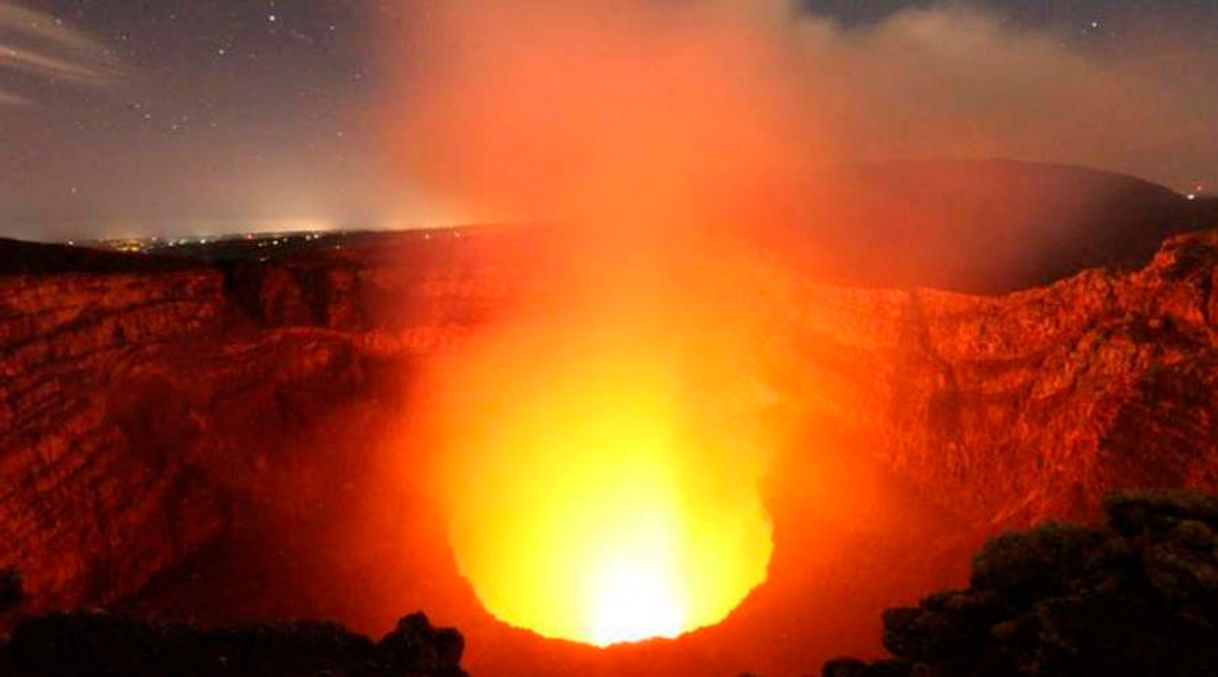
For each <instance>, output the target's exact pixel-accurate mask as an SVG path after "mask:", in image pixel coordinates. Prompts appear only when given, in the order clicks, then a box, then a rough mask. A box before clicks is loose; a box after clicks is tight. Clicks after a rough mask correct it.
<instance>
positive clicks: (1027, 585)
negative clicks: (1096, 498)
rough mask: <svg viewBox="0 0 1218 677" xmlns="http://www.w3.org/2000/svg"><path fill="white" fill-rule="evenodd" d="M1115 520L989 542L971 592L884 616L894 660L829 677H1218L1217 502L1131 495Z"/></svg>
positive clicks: (856, 664) (839, 669)
mask: <svg viewBox="0 0 1218 677" xmlns="http://www.w3.org/2000/svg"><path fill="white" fill-rule="evenodd" d="M1105 507H1106V511H1107V515H1108V520H1107V523H1106V524H1104V525H1101V526H1095V527H1078V526H1059V525H1055V524H1049V525H1046V526H1042V527H1039V528H1037V529H1035V530H1033V531H1029V532H1025V533H1012V534H1007V535H1004V536H1001V537H999V538H997V539H995V540H993V541H990V542H989V543H988V544H987V545H986V546H985V547H984V548H983V549H982V550H981V552H979V553H978V554H977V555H976V557H975V558H974V560H973V575H972V579H971V581H970V585H969V587H968V589H966V590H960V591H954V592H947V593H939V594H935V595H932V596H930V597H928V598H926V599H924V600H923V601H922V602H921V604H920V605H919V606H918V607H916V608H903V609H892V610H889V611H888V612H887V613H885V614H884V645H885V647H887V648H888V650H889V651H890V652H892V654H893V655H895V656H896V657H897V658H896V659H892V660H887V661H880V662H876V663H872V664H867V663H863V662H861V661H854V660H849V659H846V660H836V661H831V662H829V663H828V664H826V666H825V669H824V672H823V674H824V675H825V677H877V676H879V675H893V676H894V677H895V676H896V675H914V674H917V675H942V676H944V677H947V676H955V675H960V676H966V675H1198V676H1200V675H1213V674H1218V538H1215V530H1218V495H1215V494H1201V493H1190V492H1183V491H1161V492H1142V493H1126V494H1117V495H1114V496H1113V497H1112V498H1111V499H1110V500H1108V501H1107V503H1106V506H1105Z"/></svg>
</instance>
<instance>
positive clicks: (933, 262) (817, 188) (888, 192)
mask: <svg viewBox="0 0 1218 677" xmlns="http://www.w3.org/2000/svg"><path fill="white" fill-rule="evenodd" d="M812 183H813V184H814V187H813V188H812V189H811V191H812V194H811V199H810V202H811V205H810V206H809V207H807V209H805V210H802V211H797V212H796V214H797V215H798V217H797V218H799V220H800V222H801V224H806V225H803V226H802V227H801V229H797V230H803V231H805V232H806V234H807V236H806V238H805V239H804V242H803V244H804V245H805V247H807V248H808V252H807V253H808V255H809V256H808V258H809V259H810V261H811V265H812V266H813V267H814V268H815V269H816V272H817V273H818V274H819V275H820V276H821V277H823V278H825V279H826V280H827V281H831V282H834V283H838V284H846V285H861V286H869V287H931V288H937V289H948V290H953V291H966V292H975V293H1001V292H1008V291H1014V290H1018V289H1026V288H1030V287H1036V286H1041V285H1045V284H1049V283H1052V282H1055V281H1057V280H1061V279H1064V278H1067V277H1070V276H1071V275H1073V274H1076V273H1079V272H1082V271H1083V270H1086V269H1089V268H1108V267H1118V268H1135V267H1138V266H1142V265H1145V264H1146V263H1148V262H1149V261H1150V259H1151V258H1152V257H1153V256H1154V254H1155V252H1156V251H1157V250H1158V248H1159V246H1160V245H1161V244H1162V243H1163V241H1164V240H1165V239H1166V238H1168V237H1170V236H1172V235H1177V234H1180V233H1185V232H1193V231H1198V230H1204V229H1206V228H1212V227H1214V226H1218V200H1189V199H1187V198H1186V197H1185V196H1183V195H1181V194H1179V193H1176V192H1174V191H1172V190H1171V189H1168V188H1165V187H1163V186H1159V185H1156V184H1154V183H1150V182H1148V181H1144V180H1142V179H1137V178H1134V177H1130V176H1125V175H1122V174H1117V173H1114V172H1106V171H1099V170H1094V169H1087V168H1083V167H1074V166H1069V165H1056V164H1045V163H1034V162H1022V161H1013V160H975V161H959V160H950V161H949V160H941V161H915V160H909V161H888V162H876V163H858V164H850V165H842V166H839V167H836V168H833V169H827V170H824V171H823V172H822V173H821V174H820V175H819V176H818V178H817V179H816V180H814V181H813V182H812ZM797 244H798V243H797Z"/></svg>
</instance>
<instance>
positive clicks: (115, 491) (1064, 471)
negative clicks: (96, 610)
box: [0, 232, 1218, 612]
mask: <svg viewBox="0 0 1218 677" xmlns="http://www.w3.org/2000/svg"><path fill="white" fill-rule="evenodd" d="M518 244H519V243H518V242H516V241H515V240H514V239H512V238H511V237H508V236H506V235H488V234H481V235H474V236H468V237H465V238H456V237H454V236H452V235H446V236H436V237H435V238H432V239H424V238H422V237H420V236H410V237H403V238H399V239H386V240H384V241H382V242H380V243H379V244H377V245H376V246H365V247H363V248H361V247H346V248H343V249H341V250H325V251H321V250H319V251H314V252H312V253H305V254H300V255H296V256H288V257H280V258H277V259H273V260H271V261H268V262H258V261H257V260H256V259H255V260H251V261H250V262H245V263H216V264H210V263H209V264H202V263H199V264H194V263H156V264H155V265H154V264H152V263H148V262H146V261H144V262H140V261H133V260H122V261H117V262H116V261H111V260H110V259H109V258H106V260H105V261H104V262H103V263H98V262H96V261H92V262H87V264H74V265H70V266H66V267H65V266H59V267H55V266H51V267H47V268H43V269H41V270H35V269H31V268H30V267H29V266H27V267H26V268H25V269H23V270H17V269H12V270H9V271H8V273H7V274H5V275H2V276H0V569H4V568H8V567H11V568H15V569H16V570H17V571H18V572H20V574H21V576H22V579H23V583H24V588H25V593H26V594H25V601H24V602H23V608H22V610H23V611H26V612H32V611H41V610H45V609H49V608H54V607H62V606H74V605H79V604H100V603H106V602H108V601H111V600H114V599H116V598H118V597H121V596H122V595H124V594H127V593H130V592H132V591H134V590H136V589H138V588H139V587H140V586H141V585H142V584H144V583H145V582H146V581H147V580H148V579H149V578H150V577H151V576H152V575H153V574H155V573H156V572H158V571H160V570H162V569H164V568H165V567H167V566H169V565H171V564H173V563H175V562H177V561H179V560H181V559H183V558H184V557H185V556H186V555H188V554H189V553H191V552H193V551H195V550H197V549H198V548H200V547H202V546H203V545H205V544H207V543H208V542H210V541H212V540H214V539H215V538H217V537H218V536H220V535H221V534H223V533H224V530H225V528H226V525H228V524H229V522H230V520H231V519H232V518H233V515H234V513H236V512H239V511H240V510H241V508H242V506H244V505H245V504H246V503H248V502H249V500H250V496H251V495H252V494H256V493H257V492H258V491H259V489H260V487H262V486H264V485H265V483H267V482H269V481H271V479H269V478H268V475H270V474H273V473H274V472H275V469H276V468H281V467H283V466H284V465H285V464H288V465H290V464H291V463H293V462H296V461H298V460H299V459H293V458H292V457H291V454H292V453H293V451H292V450H293V449H294V448H296V447H297V446H299V445H297V444H295V443H296V442H299V441H300V440H302V439H306V438H308V437H309V436H310V435H311V431H312V430H313V429H314V427H315V422H316V421H318V420H321V419H324V418H325V417H326V416H327V415H329V414H330V413H331V412H333V411H335V410H336V409H337V408H339V407H341V406H343V405H344V403H350V402H357V401H365V400H375V399H376V398H378V397H381V396H382V393H384V392H388V391H389V390H392V389H393V388H394V387H396V385H395V384H396V382H395V378H396V375H398V374H400V373H402V370H403V369H404V368H406V369H408V368H409V366H410V365H411V364H413V363H414V362H415V361H417V360H419V359H421V358H423V357H425V356H426V355H427V354H429V353H430V352H431V351H434V350H436V349H438V348H441V347H443V346H445V345H447V344H450V343H451V342H453V341H455V340H457V339H459V338H460V336H461V335H462V334H463V333H464V332H467V331H468V330H469V329H470V328H471V327H474V326H476V325H477V324H479V323H481V322H484V321H485V320H486V319H488V318H489V317H492V316H493V315H494V314H495V313H496V312H498V311H499V310H500V309H501V308H502V307H503V306H504V305H505V304H506V303H508V302H509V300H510V298H511V290H512V289H513V288H514V287H515V285H517V284H519V283H520V280H521V279H522V276H521V275H520V274H519V273H520V271H519V270H518V269H517V268H515V267H514V265H513V264H512V263H510V261H512V260H513V259H512V257H511V256H506V255H505V254H504V252H505V251H510V250H512V248H513V247H516V246H517V245H518ZM0 246H3V243H0ZM27 254H29V253H28V252H27ZM27 254H23V256H27ZM30 255H36V252H35V254H30ZM770 275H771V276H772V279H767V280H766V281H765V284H767V285H770V289H771V291H772V293H770V294H767V295H765V297H764V299H763V301H762V302H766V303H772V304H777V306H776V307H779V308H781V315H782V317H783V318H784V319H783V320H782V321H781V322H779V323H776V324H775V328H774V332H775V338H776V340H775V341H774V342H773V348H772V350H774V354H773V355H767V356H763V358H765V359H768V360H772V364H773V365H774V366H775V368H774V369H773V376H772V378H771V380H772V382H773V383H772V386H773V390H774V392H775V393H777V399H778V401H779V402H780V403H781V406H783V407H785V408H786V410H787V411H788V412H790V413H792V414H793V415H794V417H795V418H797V419H799V420H806V421H815V422H816V425H817V426H821V427H830V428H833V429H835V433H834V439H837V440H847V441H848V446H849V448H850V449H851V453H861V454H868V455H871V456H874V458H876V459H877V460H878V461H879V462H880V464H881V466H882V467H884V468H886V469H887V470H888V471H890V472H891V473H892V475H893V476H895V477H897V478H899V479H900V480H901V481H903V482H905V483H907V484H908V485H909V486H911V487H912V488H913V489H914V491H915V492H917V493H920V494H922V495H923V496H925V497H926V499H927V501H928V502H931V503H935V504H938V505H940V506H942V507H944V508H945V509H947V510H949V511H951V512H953V513H955V514H957V515H959V516H960V517H962V518H964V519H966V520H968V521H969V522H971V523H973V524H976V525H978V527H979V528H987V527H989V526H998V525H1008V524H1025V523H1029V522H1032V521H1034V520H1038V519H1041V518H1044V517H1046V516H1075V515H1080V514H1087V513H1094V512H1095V511H1096V509H1097V507H1098V505H1099V499H1100V496H1101V495H1102V494H1103V493H1105V492H1107V491H1108V490H1110V489H1113V488H1118V487H1127V486H1202V487H1211V488H1218V388H1216V386H1218V293H1216V292H1215V291H1214V288H1215V286H1216V285H1218V233H1215V232H1207V233H1201V234H1194V235H1188V236H1181V237H1178V238H1177V239H1174V240H1171V241H1169V242H1168V243H1167V244H1166V245H1165V246H1164V247H1163V249H1162V251H1161V252H1160V253H1159V254H1158V256H1157V257H1156V258H1155V259H1154V261H1153V262H1152V263H1151V264H1150V265H1148V266H1147V267H1145V268H1143V269H1141V270H1137V271H1133V272H1104V271H1090V272H1086V273H1083V274H1081V275H1078V276H1076V277H1074V278H1071V279H1068V280H1065V281H1062V282H1060V283H1057V284H1055V285H1052V286H1050V287H1047V288H1043V289H1037V290H1033V291H1027V292H1021V293H1017V294H1013V295H1009V296H1003V297H974V296H966V295H960V294H953V293H944V292H936V291H885V290H865V289H847V288H840V287H827V286H823V285H817V284H814V283H812V282H811V281H808V280H804V279H803V278H802V277H801V276H800V275H798V274H797V273H794V272H791V271H782V272H771V273H770ZM763 361H764V360H763ZM792 365H798V366H797V367H792ZM385 397H388V395H385ZM822 432H823V431H822ZM795 453H798V452H795ZM790 521H791V520H790V519H779V520H778V522H780V523H789V522H790Z"/></svg>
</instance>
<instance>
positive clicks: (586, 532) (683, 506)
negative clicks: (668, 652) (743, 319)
mask: <svg viewBox="0 0 1218 677" xmlns="http://www.w3.org/2000/svg"><path fill="white" fill-rule="evenodd" d="M501 344H502V342H501ZM509 344H510V342H509ZM515 352H516V351H514V350H509V351H507V352H506V353H505V352H503V351H501V350H492V351H489V352H487V353H485V354H482V355H478V356H476V357H474V358H473V359H471V360H469V362H468V363H467V365H466V366H467V369H465V370H457V371H458V372H459V374H458V376H457V377H456V382H455V384H454V392H457V393H459V396H458V397H456V398H455V399H453V400H452V401H450V402H449V403H448V407H447V409H448V413H447V417H448V418H449V419H450V420H449V422H448V426H449V432H448V433H447V437H448V439H446V440H445V446H446V447H447V449H448V452H449V467H448V472H449V475H448V476H447V477H448V479H447V480H446V481H447V482H448V483H449V486H450V487H452V488H453V491H452V492H451V497H450V499H449V518H450V541H451V544H452V548H453V551H454V554H455V556H456V559H457V563H458V565H459V567H460V569H461V571H462V573H463V574H464V575H465V576H466V577H467V578H468V579H469V581H470V582H471V583H472V585H473V587H474V590H475V592H476V593H477V595H478V597H479V599H480V600H481V601H482V603H483V605H484V606H485V607H486V609H487V610H489V611H490V612H491V613H492V614H494V615H495V616H496V617H498V618H499V619H501V620H503V621H504V622H506V623H509V624H511V625H514V626H518V627H524V628H529V629H531V630H534V631H536V632H538V633H540V634H542V635H544V636H547V637H555V638H563V639H570V640H575V641H580V642H585V643H589V644H596V645H600V646H604V645H608V644H613V643H617V642H624V641H634V640H642V639H646V638H650V637H675V636H677V635H679V634H681V633H684V632H687V631H689V630H693V629H695V628H699V627H703V626H706V625H711V624H714V623H718V622H719V621H721V620H723V618H724V617H726V616H727V614H728V613H729V612H731V610H732V609H733V608H735V607H736V606H737V605H738V604H739V603H740V602H741V600H743V598H744V597H745V596H746V595H747V594H748V592H749V591H750V590H751V589H752V588H754V587H755V586H757V585H758V584H759V583H761V582H762V581H763V580H764V579H765V575H766V567H767V564H768V561H769V556H770V550H771V543H770V525H769V521H768V517H767V516H766V514H765V511H764V509H763V507H762V505H761V501H760V499H759V497H758V495H757V482H758V480H759V477H760V474H761V470H762V467H761V462H760V458H761V457H762V455H761V454H760V453H757V451H756V450H752V449H746V448H740V447H741V445H744V444H747V443H748V442H749V441H755V440H751V439H750V436H749V435H748V434H742V433H741V430H743V429H744V428H741V429H733V427H732V426H731V424H730V423H729V422H728V421H727V420H726V419H727V418H728V417H726V416H718V415H716V414H709V413H707V412H702V413H699V414H697V415H695V414H694V413H692V412H691V407H690V406H689V399H690V398H689V395H690V393H689V392H688V390H685V389H683V388H681V387H679V383H678V381H679V379H674V378H673V376H672V370H671V369H670V365H669V364H668V363H667V362H665V361H664V360H661V359H659V358H657V357H656V356H654V355H650V356H649V355H648V354H647V351H646V350H640V349H639V347H638V346H633V347H626V346H613V345H597V346H582V347H580V348H579V349H573V350H571V351H570V352H567V353H564V352H563V351H561V350H560V351H554V352H551V353H549V354H547V355H538V356H537V358H536V359H525V360H523V361H522V360H521V356H520V355H518V354H515ZM451 373H452V372H450V374H451ZM706 395H713V393H706ZM716 419H718V420H716Z"/></svg>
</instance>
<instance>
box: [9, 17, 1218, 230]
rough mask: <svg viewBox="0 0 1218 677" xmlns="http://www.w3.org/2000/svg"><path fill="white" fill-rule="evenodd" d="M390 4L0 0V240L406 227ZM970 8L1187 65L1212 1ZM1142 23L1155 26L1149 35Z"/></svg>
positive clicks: (1163, 175)
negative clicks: (380, 122)
mask: <svg viewBox="0 0 1218 677" xmlns="http://www.w3.org/2000/svg"><path fill="white" fill-rule="evenodd" d="M657 1H660V0H657ZM404 4H409V1H408V0H397V1H395V2H379V3H378V2H372V1H371V0H369V1H366V2H363V1H361V0H279V1H275V0H211V1H206V2H204V1H200V0H21V2H19V3H16V4H14V3H13V2H11V0H0V235H9V236H18V237H28V238H40V239H49V238H67V237H79V236H85V235H111V236H117V235H129V234H131V235H134V234H140V233H180V234H188V233H206V232H218V231H226V232H232V231H238V230H245V229H277V228H279V229H282V228H330V227H386V226H400V225H405V224H409V223H411V222H412V221H415V220H416V219H415V216H416V215H415V214H412V213H411V212H410V211H409V210H406V211H401V210H396V211H395V209H394V208H392V207H389V206H387V203H394V204H398V203H407V202H410V200H407V199H405V198H409V197H412V190H411V186H410V185H407V184H408V182H404V181H402V180H401V179H400V178H394V177H393V175H392V172H390V171H388V170H387V166H388V164H389V163H388V158H387V157H386V156H387V153H386V152H385V151H383V150H381V148H382V146H383V144H382V143H380V142H379V141H378V136H377V134H376V133H375V132H374V131H372V130H373V128H374V125H373V123H372V113H371V109H372V108H373V107H374V106H375V102H376V101H377V99H378V96H380V94H381V91H382V89H383V88H386V87H387V85H390V84H393V83H392V81H393V78H394V77H395V73H394V71H393V69H392V68H388V67H386V65H385V63H386V62H385V60H384V59H382V58H381V57H380V56H379V53H380V47H381V45H380V42H379V41H381V40H384V39H386V36H390V37H389V39H401V40H407V39H409V37H408V36H409V32H406V31H403V32H401V33H397V34H395V33H394V32H393V31H392V30H388V31H386V30H384V28H385V26H384V22H386V21H394V19H392V18H391V17H392V16H395V15H396V14H395V13H396V12H397V11H399V10H400V9H401V5H404ZM929 4H930V3H926V2H872V1H870V0H867V1H864V0H805V1H804V2H803V4H802V8H803V11H806V12H810V13H813V14H818V15H822V16H829V17H832V18H834V19H835V20H837V21H839V22H841V24H843V25H844V26H845V27H846V29H847V30H851V31H866V30H869V28H870V27H873V26H875V25H876V24H877V23H879V22H883V21H884V20H885V18H886V16H887V15H889V14H892V13H895V12H898V11H900V10H901V9H903V8H905V7H907V6H915V7H925V6H927V5H929ZM982 6H983V7H984V8H985V9H986V10H988V11H991V12H993V13H995V14H996V15H997V16H998V17H1000V20H1001V21H1002V22H1003V23H1004V24H1006V25H1009V26H1011V30H1012V31H1014V32H1016V33H1018V32H1020V31H1037V32H1040V33H1043V34H1050V35H1053V36H1055V39H1057V40H1059V41H1061V42H1062V43H1063V44H1065V45H1066V46H1067V47H1068V48H1069V49H1071V50H1078V51H1079V52H1080V53H1083V54H1090V55H1094V58H1097V59H1102V58H1104V55H1105V54H1113V53H1119V52H1120V51H1121V50H1123V49H1124V48H1125V42H1124V41H1125V40H1126V39H1127V37H1126V36H1128V35H1131V34H1135V33H1136V34H1138V35H1140V36H1141V37H1140V38H1139V39H1141V40H1146V39H1148V38H1147V37H1146V36H1148V35H1149V36H1150V38H1149V40H1151V41H1152V42H1153V40H1155V39H1161V40H1164V41H1166V40H1172V41H1174V42H1175V43H1176V44H1175V45H1174V46H1175V47H1177V48H1179V44H1178V43H1179V41H1180V40H1181V39H1182V38H1180V37H1179V35H1180V34H1179V33H1176V32H1171V30H1170V27H1173V26H1186V27H1187V36H1188V37H1187V40H1190V41H1192V42H1193V45H1192V46H1190V47H1189V49H1193V50H1195V54H1196V64H1192V65H1191V66H1189V65H1186V66H1185V67H1190V68H1191V67H1193V66H1196V67H1197V68H1200V67H1203V66H1204V67H1208V65H1210V64H1214V63H1216V62H1218V2H1214V1H1213V0H1175V1H1172V0H1159V1H1157V2H1156V1H1154V0H1105V1H1101V0H1074V1H1072V2H1060V1H1056V0H1009V1H1004V2H999V1H996V0H991V1H990V2H985V3H982ZM1156 26H1163V27H1164V28H1163V33H1162V35H1161V37H1159V38H1156V37H1155V36H1156V35H1157V34H1156V33H1155V31H1156V30H1158V29H1156V28H1155V27H1156ZM390 28H392V26H390ZM395 35H396V36H397V37H396V38H395V37H393V36H395ZM1088 58H1091V57H1088ZM1190 63H1191V62H1190ZM1194 75H1195V74H1194ZM1046 77H1052V74H1046ZM1213 89H1214V90H1215V91H1218V87H1215V88H1213ZM1212 96H1213V97H1214V98H1215V99H1218V94H1213V95H1212ZM1215 126H1218V122H1216V123H1215ZM1198 138H1200V139H1201V140H1202V141H1203V142H1208V140H1212V139H1214V138H1215V137H1214V135H1213V134H1204V135H1202V136H1200V137H1198ZM1180 144H1181V145H1189V146H1194V147H1195V146H1196V145H1197V141H1196V140H1189V139H1183V140H1181V141H1180ZM1212 150H1213V152H1210V153H1209V155H1212V156H1213V158H1214V159H1213V163H1214V164H1213V166H1210V167H1198V166H1196V163H1194V165H1192V166H1189V167H1187V169H1182V168H1181V167H1180V166H1179V165H1178V164H1176V163H1173V162H1171V161H1170V160H1169V159H1168V158H1167V157H1163V158H1162V160H1163V162H1161V163H1160V162H1158V161H1157V156H1156V155H1155V154H1154V153H1153V152H1152V153H1146V152H1143V153H1140V154H1139V155H1138V157H1139V160H1138V163H1139V166H1135V167H1128V166H1126V167H1119V169H1122V170H1127V171H1134V172H1136V173H1138V174H1140V175H1142V176H1145V177H1147V178H1151V179H1153V180H1156V181H1160V182H1163V183H1167V184H1169V185H1171V187H1173V188H1175V189H1177V190H1180V191H1188V190H1190V189H1192V188H1193V184H1194V183H1197V182H1202V183H1205V182H1208V181H1210V180H1212V179H1214V178H1218V148H1214V149H1212ZM1171 152H1172V150H1171V149H1164V150H1163V153H1164V154H1167V153H1171ZM386 195H391V196H392V198H393V199H389V200H387V199H386ZM414 197H419V196H414ZM399 198H401V199H399ZM414 203H415V204H418V201H417V200H416V201H415V202H414ZM417 216H418V218H417V221H418V222H420V223H421V222H423V221H424V220H426V219H425V218H424V215H422V214H418V215H417Z"/></svg>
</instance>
